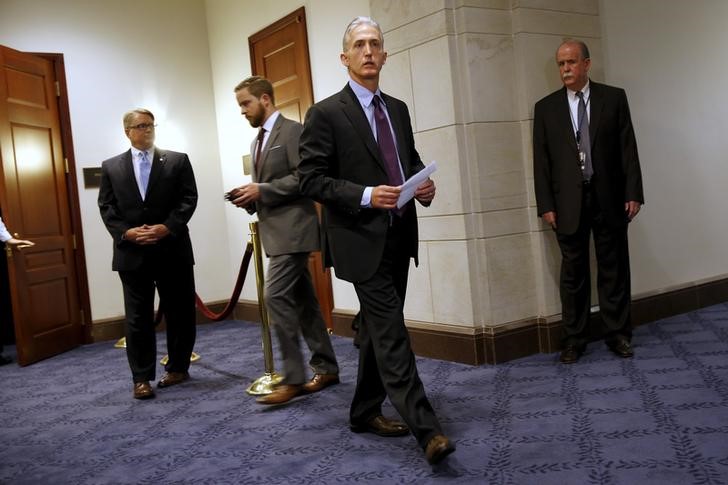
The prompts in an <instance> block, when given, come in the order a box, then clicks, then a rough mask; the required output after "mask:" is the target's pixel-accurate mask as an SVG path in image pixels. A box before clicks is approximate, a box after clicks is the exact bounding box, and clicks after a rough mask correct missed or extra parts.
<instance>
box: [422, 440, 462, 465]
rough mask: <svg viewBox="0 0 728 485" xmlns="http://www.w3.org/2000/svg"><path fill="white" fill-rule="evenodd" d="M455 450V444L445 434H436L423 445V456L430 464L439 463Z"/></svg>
mask: <svg viewBox="0 0 728 485" xmlns="http://www.w3.org/2000/svg"><path fill="white" fill-rule="evenodd" d="M453 451H455V445H454V444H453V443H452V441H450V440H449V439H448V438H447V436H444V435H441V434H438V435H436V436H435V437H433V438H432V439H431V440H430V441H429V442H428V443H427V446H426V447H425V458H427V463H429V464H430V465H436V464H438V463H440V462H441V461H442V460H443V459H444V458H445V457H446V456H447V455H449V454H450V453H452V452H453Z"/></svg>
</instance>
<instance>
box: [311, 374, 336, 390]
mask: <svg viewBox="0 0 728 485" xmlns="http://www.w3.org/2000/svg"><path fill="white" fill-rule="evenodd" d="M338 383H339V375H338V374H314V376H313V379H311V380H310V381H308V382H307V383H305V384H304V385H303V390H304V391H306V392H319V391H320V390H322V389H323V388H325V387H329V386H333V385H334V384H338Z"/></svg>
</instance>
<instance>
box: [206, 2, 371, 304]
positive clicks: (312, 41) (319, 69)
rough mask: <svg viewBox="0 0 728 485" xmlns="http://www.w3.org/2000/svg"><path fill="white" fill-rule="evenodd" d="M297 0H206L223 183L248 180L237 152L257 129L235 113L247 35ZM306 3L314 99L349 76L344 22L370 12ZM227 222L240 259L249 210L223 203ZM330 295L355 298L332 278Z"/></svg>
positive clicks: (245, 71) (343, 300) (245, 69)
mask: <svg viewBox="0 0 728 485" xmlns="http://www.w3.org/2000/svg"><path fill="white" fill-rule="evenodd" d="M301 3H302V2H300V1H296V0H277V1H275V2H260V1H240V0H206V5H207V26H208V31H209V32H210V59H211V63H212V75H213V86H214V92H215V111H216V113H217V123H218V128H219V129H218V134H219V139H218V143H219V145H220V157H221V161H222V164H221V167H222V178H223V185H224V187H225V189H229V188H232V187H237V186H239V185H241V184H243V183H248V182H249V181H250V177H248V176H246V175H243V169H242V156H243V155H245V154H248V153H250V142H251V141H252V140H253V138H255V136H256V131H255V130H254V129H253V128H251V127H250V125H249V124H248V122H247V120H246V119H245V118H244V117H243V116H241V115H240V110H239V108H238V105H237V103H236V101H235V95H234V93H233V89H234V87H235V86H236V85H237V84H238V83H239V82H240V81H242V80H243V79H245V78H246V77H248V76H250V75H251V70H250V51H249V47H248V37H249V36H250V35H252V34H254V33H255V32H258V31H259V30H262V29H263V28H264V27H266V26H268V25H270V24H272V23H273V22H275V21H276V20H278V19H280V18H282V17H284V16H286V15H288V14H290V13H291V12H293V11H295V10H296V9H298V8H300V7H301ZM303 5H304V7H305V9H306V21H307V26H306V28H307V31H308V44H309V45H308V48H309V55H310V58H311V75H312V80H313V88H314V98H315V99H314V101H319V100H321V99H323V98H325V97H327V96H329V95H331V94H333V93H335V92H337V91H339V90H340V89H341V88H342V87H343V86H344V84H345V83H346V81H347V80H348V76H347V74H346V69H345V68H344V67H343V66H342V65H341V63H340V62H339V54H340V53H341V38H342V36H343V34H344V30H345V29H346V26H347V25H348V23H349V22H350V21H351V20H352V19H353V18H354V17H356V16H357V15H369V2H368V0H347V1H346V2H342V1H339V0H309V1H306V2H303ZM225 215H226V217H227V225H228V227H229V228H230V245H229V247H230V258H231V260H232V261H239V259H240V254H241V251H242V248H243V247H244V245H245V244H246V241H247V239H248V232H249V230H248V223H249V222H250V221H251V220H253V219H252V218H251V216H248V214H247V213H246V212H245V211H243V210H241V209H237V208H235V207H233V206H231V205H229V204H228V205H227V206H226V209H225ZM250 274H251V276H250V277H249V278H247V279H246V282H245V286H244V287H243V298H248V299H254V298H255V279H254V278H253V277H252V268H251V272H250ZM332 283H333V287H334V301H335V306H336V308H338V309H356V308H358V302H357V300H356V295H355V294H354V291H353V289H352V287H351V285H350V284H349V283H346V282H343V281H339V280H337V279H336V278H332Z"/></svg>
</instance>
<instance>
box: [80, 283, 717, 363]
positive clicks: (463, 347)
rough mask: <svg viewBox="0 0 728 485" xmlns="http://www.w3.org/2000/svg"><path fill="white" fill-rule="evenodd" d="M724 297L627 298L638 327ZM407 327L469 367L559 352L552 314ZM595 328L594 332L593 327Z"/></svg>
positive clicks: (676, 292) (111, 331) (111, 327)
mask: <svg viewBox="0 0 728 485" xmlns="http://www.w3.org/2000/svg"><path fill="white" fill-rule="evenodd" d="M727 301H728V278H722V279H717V280H714V281H708V282H703V283H697V284H693V285H690V286H688V287H683V288H677V289H672V290H666V291H662V292H659V293H657V294H652V295H648V296H644V297H637V298H635V299H634V300H633V301H632V321H633V323H634V325H642V324H645V323H649V322H654V321H655V320H660V319H662V318H666V317H670V316H673V315H679V314H681V313H687V312H690V311H694V310H697V309H699V308H704V307H706V306H710V305H716V304H718V303H723V302H727ZM225 305H226V302H212V303H207V307H208V308H209V309H210V310H212V311H213V312H220V311H222V309H223V308H224V307H225ZM232 318H234V319H236V320H245V321H251V322H259V321H260V313H259V312H258V303H257V302H254V301H252V300H251V301H247V300H243V301H240V302H238V304H237V305H236V306H235V309H234V311H233V315H232ZM353 318H354V313H353V312H347V311H338V310H334V312H333V314H332V320H333V327H332V329H331V331H332V333H334V334H336V335H340V336H343V337H353V336H354V332H353V331H352V329H351V321H352V319H353ZM197 322H198V324H202V323H209V322H211V320H210V319H208V318H206V317H205V316H204V315H203V314H202V313H200V312H199V310H198V312H197ZM599 322H600V317H599V314H598V313H593V314H592V317H591V328H592V329H595V328H598V327H599V326H600V324H599ZM162 325H164V323H162ZM407 327H408V330H409V334H410V339H411V341H412V349H413V350H414V352H415V353H416V354H417V355H420V356H423V357H430V358H434V359H441V360H447V361H451V362H460V363H463V364H471V365H482V364H500V363H503V362H508V361H510V360H513V359H518V358H521V357H526V356H529V355H533V354H538V353H552V352H556V351H558V350H559V346H560V336H561V320H560V319H559V317H558V316H556V317H551V318H543V317H538V318H532V319H528V320H523V321H519V322H511V323H509V324H506V325H502V326H498V327H489V328H487V329H480V330H475V331H473V330H469V329H464V328H462V327H457V328H456V327H448V326H446V325H440V326H438V327H437V328H436V329H433V328H425V327H427V324H426V323H425V324H423V323H419V322H410V321H408V322H407ZM595 332H597V333H598V330H597V331H595ZM123 335H124V319H123V318H116V319H107V320H99V321H95V322H94V324H93V328H92V339H93V341H94V342H98V341H103V340H114V339H118V338H120V337H122V336H123ZM595 338H598V335H595Z"/></svg>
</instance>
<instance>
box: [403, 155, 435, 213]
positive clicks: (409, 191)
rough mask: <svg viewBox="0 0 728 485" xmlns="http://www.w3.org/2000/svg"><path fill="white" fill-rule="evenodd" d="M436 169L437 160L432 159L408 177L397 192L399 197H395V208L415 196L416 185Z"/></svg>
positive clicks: (420, 183)
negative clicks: (400, 190)
mask: <svg viewBox="0 0 728 485" xmlns="http://www.w3.org/2000/svg"><path fill="white" fill-rule="evenodd" d="M435 170H437V162H436V161H434V160H433V161H432V163H430V164H429V165H427V166H426V167H425V168H423V169H422V170H420V171H419V172H417V173H416V174H414V175H413V176H411V177H410V178H408V179H407V180H406V181H405V183H403V184H402V192H400V193H399V199H397V209H401V208H402V207H403V206H404V205H405V204H406V203H407V202H409V201H410V200H411V199H412V197H414V196H415V190H417V187H419V186H420V185H422V183H423V182H424V181H425V180H427V178H428V177H429V176H430V175H432V173H433V172H434V171H435Z"/></svg>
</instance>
